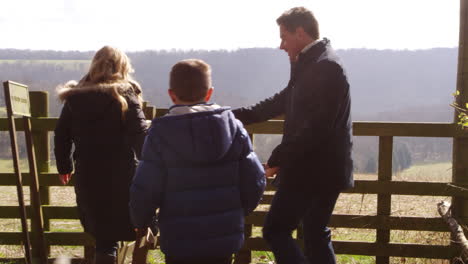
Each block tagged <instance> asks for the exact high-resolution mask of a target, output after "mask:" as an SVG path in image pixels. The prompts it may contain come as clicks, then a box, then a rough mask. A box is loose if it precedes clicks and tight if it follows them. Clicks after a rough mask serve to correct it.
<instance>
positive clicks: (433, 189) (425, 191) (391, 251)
mask: <svg viewBox="0 0 468 264" xmlns="http://www.w3.org/2000/svg"><path fill="white" fill-rule="evenodd" d="M34 93H37V92H31V94H34ZM32 98H34V96H32ZM40 98H42V99H38V100H39V101H32V104H41V103H44V102H43V101H40V100H47V98H46V99H44V98H43V97H40ZM166 111H167V110H166V109H157V110H156V111H155V109H154V107H150V106H147V107H146V108H145V113H146V115H147V118H152V117H154V116H161V115H163V114H164V113H166ZM42 112H43V111H42ZM43 116H47V113H46V112H45V113H43V115H42V116H38V115H37V114H36V117H35V118H33V119H32V120H31V121H32V127H33V131H34V132H35V133H37V135H38V136H42V140H43V142H45V143H43V144H39V145H37V146H36V148H39V149H38V150H37V154H38V157H39V155H41V162H42V163H43V164H48V162H49V160H50V156H49V155H50V154H49V142H48V141H45V136H44V135H47V134H48V132H51V131H53V130H54V128H55V124H56V122H57V118H50V117H43ZM282 126H283V121H281V120H271V121H268V122H264V123H261V124H255V125H250V126H248V127H247V130H248V132H249V133H251V134H253V135H255V134H281V133H282ZM7 129H8V127H7V122H6V120H5V119H4V118H0V131H6V130H7ZM17 129H18V130H21V129H22V123H20V122H18V123H17ZM353 134H354V135H355V136H376V137H379V160H378V165H379V169H378V179H377V180H374V181H373V180H357V181H356V183H355V187H354V188H353V189H351V190H349V191H347V193H354V194H375V195H376V196H377V210H376V213H375V215H337V214H334V215H333V216H332V218H331V222H330V227H337V228H358V229H372V230H375V232H376V239H375V241H374V242H362V241H334V247H335V251H336V253H337V254H350V255H365V256H375V257H376V263H377V264H383V263H389V257H411V258H434V259H450V258H453V257H456V256H457V255H458V254H459V253H458V250H457V248H456V247H451V246H448V245H423V244H407V243H395V242H392V241H391V239H390V232H391V231H392V230H410V231H431V232H449V230H448V227H447V226H446V224H445V223H444V222H443V220H442V219H441V218H438V217H433V218H431V217H422V216H421V217H397V216H392V215H391V214H390V208H391V204H392V195H417V196H441V197H460V198H465V199H467V198H468V192H467V191H466V189H468V184H467V185H462V184H455V183H443V182H402V181H393V180H392V146H393V138H394V137H446V138H466V137H467V133H464V132H463V131H461V130H460V129H458V128H457V127H456V125H454V124H450V123H386V122H354V123H353ZM254 140H255V138H254ZM46 150H47V151H46ZM45 155H46V156H45ZM39 169H40V170H39V173H40V175H39V179H40V185H41V191H44V192H46V193H47V192H48V188H49V187H50V186H61V183H60V181H59V179H58V177H57V173H54V172H49V168H48V166H44V165H43V166H42V167H39ZM23 177H24V184H25V185H28V184H29V178H28V175H27V173H26V174H25V175H24V176H23ZM71 184H73V179H72V182H71ZM14 185H15V180H14V174H13V173H8V172H0V186H14ZM268 191H269V192H267V193H266V194H265V195H264V198H263V201H262V204H269V203H270V202H271V200H272V197H273V192H272V191H274V189H273V188H272V187H271V185H270V184H269V185H268ZM435 207H436V205H435V204H434V210H436V208H435ZM27 209H28V210H30V208H29V207H28V208H27ZM43 212H44V220H45V223H47V227H48V228H47V230H46V234H45V238H46V240H47V243H48V245H49V246H51V245H79V246H85V248H87V253H86V257H87V258H90V257H91V256H92V253H90V252H89V250H90V248H92V245H93V243H94V242H93V240H92V239H91V238H90V237H89V236H88V235H87V234H85V233H82V232H55V231H50V229H49V225H48V223H49V222H50V220H51V219H77V218H78V215H77V211H76V208H75V207H70V206H53V205H50V202H49V199H48V196H47V199H45V200H44V201H43ZM28 215H31V214H28ZM265 215H266V212H265V211H261V210H259V211H255V212H254V213H253V214H252V215H250V216H248V217H247V219H246V223H247V224H246V242H245V245H244V248H243V250H242V251H241V252H240V253H239V254H237V256H236V260H235V263H239V264H244V263H250V261H251V256H252V251H268V250H269V248H268V246H267V245H266V243H265V242H264V241H263V240H262V239H261V238H259V237H253V235H255V234H254V230H253V229H254V228H255V227H261V226H262V225H263V220H264V217H265ZM7 218H8V219H11V218H19V208H18V206H0V219H7ZM298 238H299V239H298V241H299V243H302V241H301V230H299V232H298ZM20 244H21V233H20V232H2V231H1V229H0V245H20ZM4 260H6V259H4ZM17 260H19V259H17ZM1 261H3V260H2V259H1V258H0V262H1ZM79 261H80V260H79V259H76V260H74V263H78V262H79Z"/></svg>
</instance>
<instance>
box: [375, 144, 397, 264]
mask: <svg viewBox="0 0 468 264" xmlns="http://www.w3.org/2000/svg"><path fill="white" fill-rule="evenodd" d="M392 155H393V137H387V136H386V137H379V169H378V181H391V180H392ZM391 208H392V196H391V195H390V194H378V195H377V215H378V216H390V213H391ZM376 242H377V243H378V244H388V243H389V242H390V230H388V229H381V228H378V229H377V241H376ZM375 260H376V264H388V263H390V258H389V257H387V256H376V258H375Z"/></svg>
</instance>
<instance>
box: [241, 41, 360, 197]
mask: <svg viewBox="0 0 468 264" xmlns="http://www.w3.org/2000/svg"><path fill="white" fill-rule="evenodd" d="M350 110H351V98H350V91H349V84H348V80H347V77H346V73H345V72H344V69H343V67H342V66H341V64H340V63H339V61H338V57H337V56H336V55H335V53H334V51H333V49H332V48H331V46H330V44H329V41H328V40H327V39H324V40H321V41H320V42H318V43H317V44H315V45H313V46H312V47H311V48H310V49H309V50H307V51H306V52H305V53H301V54H300V55H299V57H298V60H297V62H296V63H294V64H292V66H291V79H290V81H289V83H288V86H287V87H286V88H285V89H283V90H282V91H281V92H279V93H277V94H275V95H274V96H272V97H270V98H268V99H266V100H264V101H262V102H260V103H258V104H256V105H253V106H251V107H247V108H239V109H235V110H234V111H233V112H234V114H235V115H236V118H238V119H239V120H241V121H242V122H243V123H244V124H245V125H248V124H251V123H257V122H262V121H266V120H268V119H271V118H273V117H276V116H279V115H281V114H284V115H285V118H284V119H285V122H284V129H283V139H282V142H281V143H280V144H279V145H278V146H277V147H276V148H275V149H274V150H273V152H272V154H271V157H270V158H269V160H268V165H269V166H270V167H276V166H279V167H280V173H279V176H280V183H279V185H280V186H283V187H284V188H291V189H292V190H304V191H306V190H314V191H341V190H344V189H347V188H350V187H352V186H353V175H352V171H353V161H352V157H351V148H352V137H351V118H350Z"/></svg>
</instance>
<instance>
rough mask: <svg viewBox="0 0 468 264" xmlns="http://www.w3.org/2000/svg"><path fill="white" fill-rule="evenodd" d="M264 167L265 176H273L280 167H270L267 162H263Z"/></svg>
mask: <svg viewBox="0 0 468 264" xmlns="http://www.w3.org/2000/svg"><path fill="white" fill-rule="evenodd" d="M264 167H265V177H267V178H273V177H274V176H275V175H276V174H277V173H278V171H279V170H280V167H273V168H270V166H268V164H265V166H264Z"/></svg>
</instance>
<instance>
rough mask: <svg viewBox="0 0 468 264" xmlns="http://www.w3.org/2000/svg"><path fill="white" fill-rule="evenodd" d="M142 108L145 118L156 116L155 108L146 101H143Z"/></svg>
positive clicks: (151, 118) (150, 118)
mask: <svg viewBox="0 0 468 264" xmlns="http://www.w3.org/2000/svg"><path fill="white" fill-rule="evenodd" d="M142 109H143V113H144V114H145V117H146V119H148V120H153V118H154V117H155V116H156V108H155V107H154V106H151V105H149V103H148V102H146V101H145V102H143V105H142Z"/></svg>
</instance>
